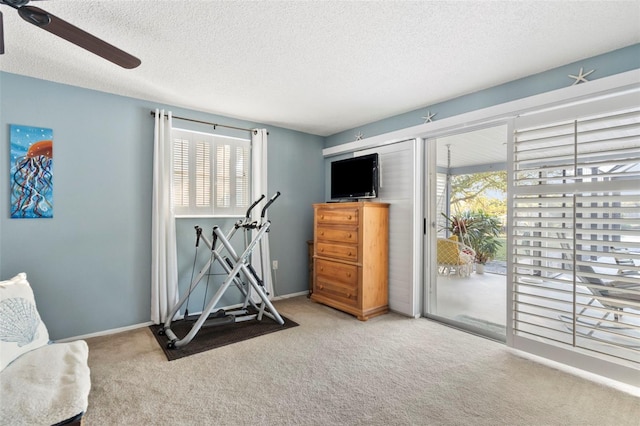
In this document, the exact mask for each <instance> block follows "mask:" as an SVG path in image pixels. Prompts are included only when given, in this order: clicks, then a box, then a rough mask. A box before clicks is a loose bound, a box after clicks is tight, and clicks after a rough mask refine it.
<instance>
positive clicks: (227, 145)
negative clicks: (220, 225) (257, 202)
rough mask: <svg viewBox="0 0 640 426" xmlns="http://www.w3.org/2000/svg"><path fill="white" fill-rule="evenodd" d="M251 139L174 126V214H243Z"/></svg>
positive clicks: (247, 188) (248, 182) (246, 206)
mask: <svg viewBox="0 0 640 426" xmlns="http://www.w3.org/2000/svg"><path fill="white" fill-rule="evenodd" d="M250 167H251V162H250V141H249V140H245V139H236V138H229V137H224V136H218V135H213V134H208V133H198V132H192V131H187V130H182V129H173V178H172V179H173V191H174V210H175V213H176V215H177V216H244V214H245V212H246V209H247V208H248V207H249V193H250V182H251V179H250V176H251V171H250Z"/></svg>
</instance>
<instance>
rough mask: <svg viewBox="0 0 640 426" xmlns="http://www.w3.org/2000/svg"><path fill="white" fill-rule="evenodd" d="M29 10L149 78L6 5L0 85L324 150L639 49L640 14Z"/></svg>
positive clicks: (484, 4) (87, 4) (52, 4)
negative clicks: (45, 89) (407, 116)
mask: <svg viewBox="0 0 640 426" xmlns="http://www.w3.org/2000/svg"><path fill="white" fill-rule="evenodd" d="M31 4H32V5H34V6H37V7H40V8H42V9H45V10H47V11H48V12H51V13H52V14H54V15H56V16H58V17H59V18H62V19H64V20H67V21H69V22H70V23H72V24H74V25H76V26H78V27H80V28H82V29H84V30H86V31H89V32H91V33H93V34H94V35H96V36H98V37H100V38H103V39H104V40H106V41H108V42H109V43H111V44H114V45H116V46H118V47H120V48H121V49H123V50H125V51H127V52H129V53H131V54H133V55H134V56H137V57H138V58H140V59H141V60H142V65H141V66H140V67H138V68H136V69H133V70H126V69H122V68H120V67H118V66H116V65H113V64H111V63H110V62H107V61H105V60H103V59H101V58H99V57H96V56H94V55H92V54H90V53H87V52H85V51H84V50H82V49H80V48H78V47H76V46H74V45H72V44H69V43H68V42H66V41H64V40H61V39H59V38H57V37H55V36H53V35H51V34H49V33H48V32H46V31H42V30H41V29H38V28H36V27H34V26H32V25H30V24H28V23H26V22H24V21H22V20H21V19H20V18H19V17H18V14H17V13H16V12H15V11H14V10H12V9H11V8H9V7H7V6H4V5H0V11H2V13H3V15H4V34H5V51H6V52H5V55H3V56H0V69H1V70H3V71H7V72H11V73H16V74H22V75H26V76H32V77H36V78H41V79H44V80H50V81H55V82H60V83H67V84H72V85H75V86H80V87H85V88H91V89H96V90H100V91H104V92H109V93H115V94H120V95H125V96H131V97H134V98H139V99H145V100H150V101H154V102H159V103H166V104H169V105H174V106H179V107H186V108H190V109H195V110H199V111H205V112H210V113H214V114H221V115H224V116H228V117H235V118H240V119H244V120H248V121H252V122H257V123H263V124H268V125H275V126H282V127H286V128H290V129H295V130H301V131H304V132H308V133H312V134H318V135H322V136H327V135H331V134H334V133H337V132H340V131H343V130H346V129H350V128H354V127H358V126H361V125H363V124H366V123H369V122H373V121H377V120H379V119H382V118H386V117H389V116H393V115H396V114H401V113H404V112H408V111H412V110H416V109H419V108H422V107H426V106H428V105H432V104H434V103H437V102H441V101H444V100H447V99H451V98H453V97H457V96H460V95H463V94H467V93H471V92H475V91H477V90H482V89H485V88H488V87H491V86H495V85H497V84H500V83H504V82H507V81H511V80H515V79H518V78H521V77H525V76H527V75H531V74H535V73H538V72H542V71H545V70H548V69H551V68H554V67H557V66H561V65H564V64H567V63H571V62H574V61H579V60H580V59H584V58H587V57H591V56H594V55H598V54H601V53H605V52H608V51H611V50H615V49H618V48H621V47H625V46H628V45H631V44H634V43H638V42H640V25H639V22H640V2H638V1H577V2H569V1H552V2H540V1H507V2H501V1H455V2H449V1H416V2H409V1H375V2H373V1H371V2H369V1H283V2H280V1H258V2H253V1H251V2H250V1H193V0H192V1H185V0H181V1H161V0H129V1H117V0H116V1H114V0H111V1H97V0H81V1H75V0H49V1H46V0H45V1H39V2H32V3H31Z"/></svg>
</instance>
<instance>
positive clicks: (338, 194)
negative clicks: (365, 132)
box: [331, 153, 379, 200]
mask: <svg viewBox="0 0 640 426" xmlns="http://www.w3.org/2000/svg"><path fill="white" fill-rule="evenodd" d="M378 171H379V168H378V154H377V153H374V154H368V155H362V156H359V157H353V158H347V159H344V160H337V161H333V162H332V163H331V199H332V200H354V199H358V198H376V197H377V196H378V184H379V181H378V179H379V176H378V175H379V172H378Z"/></svg>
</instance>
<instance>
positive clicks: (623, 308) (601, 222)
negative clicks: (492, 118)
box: [510, 102, 640, 367]
mask: <svg viewBox="0 0 640 426" xmlns="http://www.w3.org/2000/svg"><path fill="white" fill-rule="evenodd" d="M632 104H633V103H632ZM606 105H607V102H601V103H600V106H598V104H596V105H595V107H596V108H591V109H590V111H593V110H594V109H595V110H598V109H599V110H600V111H607V113H602V112H597V113H590V114H589V115H586V116H584V115H582V116H581V115H576V114H573V113H572V112H571V110H570V111H563V112H561V113H558V114H557V116H558V117H560V116H562V117H561V118H562V119H559V120H558V121H553V120H551V119H547V120H546V123H542V124H541V123H539V122H538V123H536V125H535V126H531V127H529V126H528V125H527V124H528V123H527V120H526V119H523V120H520V121H518V120H516V131H515V137H514V146H513V176H512V178H513V179H512V184H511V191H512V198H511V200H512V201H511V202H512V209H511V227H510V233H511V239H512V253H513V263H512V266H513V268H512V272H513V274H512V285H513V288H512V290H513V293H512V294H513V300H512V303H513V305H512V306H513V310H512V312H513V318H512V324H513V334H514V335H517V336H522V337H525V338H530V339H533V340H536V341H543V342H545V343H550V344H552V345H557V346H561V347H565V348H572V349H577V350H579V351H581V352H582V353H587V354H590V355H594V356H596V357H599V358H603V357H604V358H605V359H612V360H618V361H620V360H624V362H631V363H632V364H635V363H640V107H638V106H635V107H626V108H624V109H622V110H616V111H612V110H611V109H610V108H609V109H605V106H606ZM587 109H588V108H587ZM579 110H580V108H575V111H579ZM568 115H569V116H570V115H575V116H578V117H580V118H577V119H576V118H572V119H569V118H566V119H565V116H568ZM547 116H548V117H553V116H554V114H553V113H550V114H548V115H547ZM529 121H530V122H531V120H529ZM538 121H540V120H538ZM636 367H637V366H636Z"/></svg>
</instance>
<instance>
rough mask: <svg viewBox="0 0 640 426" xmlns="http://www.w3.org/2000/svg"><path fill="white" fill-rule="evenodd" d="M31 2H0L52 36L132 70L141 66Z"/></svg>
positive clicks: (0, 34) (0, 46)
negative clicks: (32, 4)
mask: <svg viewBox="0 0 640 426" xmlns="http://www.w3.org/2000/svg"><path fill="white" fill-rule="evenodd" d="M29 1H30V0H0V4H6V5H7V6H10V7H12V8H14V9H16V10H17V11H18V14H19V15H20V17H21V18H22V19H24V20H25V21H27V22H29V23H30V24H33V25H35V26H36V27H40V28H42V29H43V30H46V31H49V32H50V33H51V34H54V35H57V36H58V37H62V38H63V39H65V40H67V41H69V42H71V43H73V44H75V45H78V46H80V47H82V48H83V49H86V50H88V51H89V52H91V53H95V54H96V55H98V56H101V57H103V58H104V59H106V60H108V61H111V62H113V63H114V64H117V65H120V66H121V67H123V68H127V69H131V68H135V67H137V66H138V65H140V59H138V58H136V57H135V56H131V55H130V54H128V53H127V52H124V51H122V50H120V49H118V48H117V47H115V46H113V45H111V44H109V43H107V42H105V41H103V40H101V39H99V38H97V37H96V36H94V35H91V34H89V33H88V32H86V31H84V30H81V29H80V28H78V27H76V26H74V25H71V24H70V23H68V22H66V21H64V20H62V19H60V18H58V17H57V16H55V15H52V14H50V13H49V12H46V11H44V10H42V9H40V8H37V7H33V6H27V3H29ZM3 53H4V30H3V24H2V12H0V55H1V54H3Z"/></svg>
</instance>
